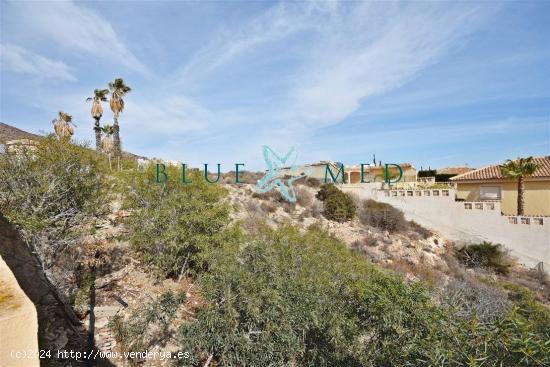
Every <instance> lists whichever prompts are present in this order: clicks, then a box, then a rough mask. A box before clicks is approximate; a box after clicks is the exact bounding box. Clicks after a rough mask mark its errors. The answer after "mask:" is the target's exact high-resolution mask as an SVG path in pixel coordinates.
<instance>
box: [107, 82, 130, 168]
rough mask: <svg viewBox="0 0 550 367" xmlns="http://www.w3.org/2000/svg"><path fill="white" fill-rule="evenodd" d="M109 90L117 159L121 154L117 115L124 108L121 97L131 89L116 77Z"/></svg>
mask: <svg viewBox="0 0 550 367" xmlns="http://www.w3.org/2000/svg"><path fill="white" fill-rule="evenodd" d="M109 90H110V91H111V100H110V101H109V105H110V106H111V110H112V111H113V114H114V124H113V144H114V153H115V155H116V156H117V158H118V159H120V155H121V147H120V134H119V127H118V115H119V114H120V113H121V112H122V111H123V110H124V100H123V99H122V97H124V96H125V95H126V93H128V92H130V91H131V90H132V89H131V88H130V87H129V86H127V85H126V84H124V80H122V78H116V79H115V80H114V81H113V82H110V83H109Z"/></svg>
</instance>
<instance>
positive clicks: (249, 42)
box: [178, 1, 337, 81]
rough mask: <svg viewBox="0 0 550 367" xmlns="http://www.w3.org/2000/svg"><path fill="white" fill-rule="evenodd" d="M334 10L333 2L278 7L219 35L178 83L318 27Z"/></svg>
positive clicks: (278, 5) (180, 77) (195, 58)
mask: <svg viewBox="0 0 550 367" xmlns="http://www.w3.org/2000/svg"><path fill="white" fill-rule="evenodd" d="M336 7H337V3H336V2H334V1H326V2H298V3H279V4H277V5H275V6H273V7H272V8H270V9H268V10H267V11H266V12H265V13H263V14H261V15H259V16H258V17H256V18H253V19H252V20H250V21H249V22H243V23H242V25H241V26H239V27H238V28H234V29H228V28H225V29H223V30H222V31H220V33H219V34H218V36H217V37H215V38H214V39H213V40H212V41H211V42H209V43H208V44H207V45H205V46H204V47H203V48H201V49H200V50H199V51H198V52H197V53H196V54H195V55H194V56H193V58H192V59H191V60H190V61H189V62H188V63H187V64H186V65H185V66H184V67H183V68H182V70H180V71H179V72H178V76H179V79H180V81H187V80H189V79H196V78H200V77H204V76H206V75H207V74H208V73H210V72H212V71H214V70H215V69H217V68H218V67H220V66H222V65H223V64H225V63H228V62H230V61H232V60H234V59H235V58H237V57H238V56H241V55H243V54H246V52H247V51H250V50H252V49H254V48H256V47H260V46H262V45H265V44H267V43H270V42H275V41H279V40H282V39H284V38H285V37H288V36H290V35H292V34H295V33H297V32H300V31H304V30H307V29H311V28H317V27H322V25H323V22H319V20H320V19H321V18H326V17H327V16H329V15H330V13H331V12H332V11H333V10H334V9H335V8H336Z"/></svg>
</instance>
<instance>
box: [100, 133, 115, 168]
mask: <svg viewBox="0 0 550 367" xmlns="http://www.w3.org/2000/svg"><path fill="white" fill-rule="evenodd" d="M102 130H103V132H104V133H105V138H103V140H102V141H101V151H102V152H103V153H105V154H107V157H108V158H109V168H110V169H112V166H111V155H112V154H113V153H114V144H113V127H112V126H110V125H108V124H106V125H105V126H103V129H102Z"/></svg>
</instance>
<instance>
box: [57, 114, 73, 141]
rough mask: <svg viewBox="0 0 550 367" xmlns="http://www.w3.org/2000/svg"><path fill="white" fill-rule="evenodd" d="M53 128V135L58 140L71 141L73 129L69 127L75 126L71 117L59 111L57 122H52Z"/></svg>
mask: <svg viewBox="0 0 550 367" xmlns="http://www.w3.org/2000/svg"><path fill="white" fill-rule="evenodd" d="M52 124H53V128H54V131H55V134H56V135H57V136H58V137H59V139H69V140H70V139H71V136H73V134H74V129H73V127H72V126H71V125H73V126H75V127H76V125H75V124H74V123H73V117H72V116H71V115H69V114H68V113H66V112H63V111H59V113H58V117H57V120H55V119H54V120H52Z"/></svg>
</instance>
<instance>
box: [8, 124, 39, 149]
mask: <svg viewBox="0 0 550 367" xmlns="http://www.w3.org/2000/svg"><path fill="white" fill-rule="evenodd" d="M40 137H41V136H40V135H36V134H32V133H29V132H27V131H24V130H21V129H18V128H16V127H15V126H11V125H8V124H5V123H3V122H0V144H5V143H6V141H10V140H16V139H32V140H35V139H40Z"/></svg>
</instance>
